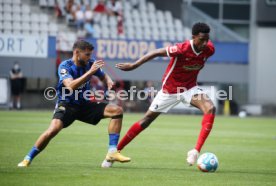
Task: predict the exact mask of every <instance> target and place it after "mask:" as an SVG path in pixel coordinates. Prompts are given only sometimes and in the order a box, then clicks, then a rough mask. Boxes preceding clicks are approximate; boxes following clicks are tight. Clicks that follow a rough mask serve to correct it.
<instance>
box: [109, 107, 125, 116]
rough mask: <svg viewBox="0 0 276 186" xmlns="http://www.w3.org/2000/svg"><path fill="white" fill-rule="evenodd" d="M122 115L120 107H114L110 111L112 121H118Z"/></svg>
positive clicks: (122, 111)
mask: <svg viewBox="0 0 276 186" xmlns="http://www.w3.org/2000/svg"><path fill="white" fill-rule="evenodd" d="M123 114H124V110H123V108H122V107H120V106H116V107H114V108H113V110H112V117H111V118H112V119H120V118H122V117H123Z"/></svg>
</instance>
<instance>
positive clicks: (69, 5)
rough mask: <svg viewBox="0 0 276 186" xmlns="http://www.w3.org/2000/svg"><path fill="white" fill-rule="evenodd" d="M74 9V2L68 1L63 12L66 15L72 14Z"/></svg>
mask: <svg viewBox="0 0 276 186" xmlns="http://www.w3.org/2000/svg"><path fill="white" fill-rule="evenodd" d="M74 8H75V2H74V0H68V1H67V3H66V5H65V7H64V10H65V12H66V13H67V14H72V12H74Z"/></svg>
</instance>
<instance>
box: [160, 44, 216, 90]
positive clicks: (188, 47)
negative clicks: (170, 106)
mask: <svg viewBox="0 0 276 186" xmlns="http://www.w3.org/2000/svg"><path fill="white" fill-rule="evenodd" d="M166 51H167V54H168V56H169V57H171V60H170V63H169V65H168V67H167V69H166V72H165V74H164V75H163V79H162V82H163V85H162V90H163V92H164V93H169V94H175V93H180V92H183V91H184V90H189V89H190V88H192V87H194V86H196V85H197V75H198V73H199V71H200V70H201V69H202V68H203V67H204V64H205V62H206V60H207V59H208V57H210V56H212V55H213V54H214V52H215V48H214V45H213V43H212V42H211V41H208V43H207V45H206V48H205V49H204V50H203V51H201V52H199V53H197V52H196V51H195V49H194V46H193V40H187V41H185V42H183V43H177V44H175V45H173V46H169V47H167V48H166ZM178 87H179V88H181V89H180V90H181V91H177V90H178Z"/></svg>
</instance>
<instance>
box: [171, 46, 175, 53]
mask: <svg viewBox="0 0 276 186" xmlns="http://www.w3.org/2000/svg"><path fill="white" fill-rule="evenodd" d="M169 50H170V53H175V52H177V46H171V47H170V48H169Z"/></svg>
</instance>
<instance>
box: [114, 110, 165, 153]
mask: <svg viewBox="0 0 276 186" xmlns="http://www.w3.org/2000/svg"><path fill="white" fill-rule="evenodd" d="M159 115H160V112H152V111H150V110H148V111H147V113H146V114H145V116H144V117H143V118H142V119H141V120H140V121H138V122H136V123H134V124H133V125H132V126H131V127H130V128H129V129H128V131H127V133H126V134H125V136H124V137H123V139H122V140H121V141H120V143H119V145H118V150H120V151H121V150H122V149H123V148H124V147H125V146H126V145H127V144H128V143H130V142H131V141H132V140H133V139H134V138H135V137H136V136H137V135H138V134H139V133H140V132H142V131H143V130H144V129H146V128H147V127H148V126H149V125H150V124H151V123H152V122H153V121H154V120H155V119H156V118H157V117H158V116H159Z"/></svg>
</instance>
